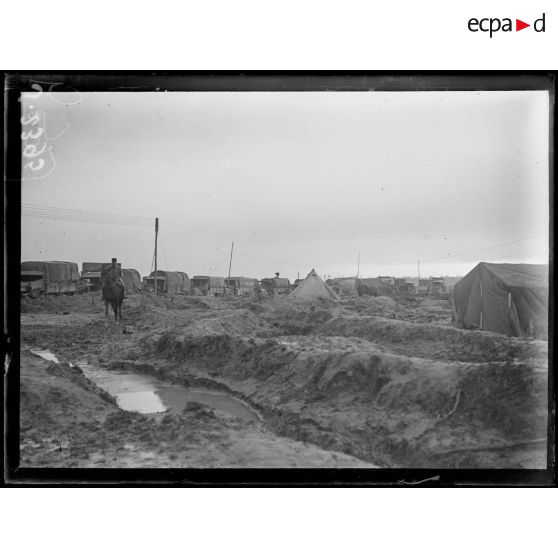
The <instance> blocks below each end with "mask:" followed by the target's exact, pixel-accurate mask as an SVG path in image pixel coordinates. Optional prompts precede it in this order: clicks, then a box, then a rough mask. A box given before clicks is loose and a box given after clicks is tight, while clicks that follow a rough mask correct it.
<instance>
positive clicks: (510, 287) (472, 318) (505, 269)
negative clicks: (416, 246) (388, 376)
mask: <svg viewBox="0 0 558 558" xmlns="http://www.w3.org/2000/svg"><path fill="white" fill-rule="evenodd" d="M116 265H117V266H118V268H117V269H118V270H119V273H120V274H121V277H122V279H123V282H124V284H125V287H126V290H127V292H129V293H132V292H137V291H139V290H142V289H148V290H150V289H152V288H153V287H154V282H155V280H156V281H157V289H158V291H160V292H166V293H176V292H185V293H191V294H199V295H215V296H220V295H224V294H227V293H232V294H235V295H242V294H249V293H254V292H258V291H260V290H265V291H266V292H268V293H269V294H287V293H289V294H290V296H292V297H293V298H299V299H319V298H325V299H330V300H335V299H337V297H338V295H337V293H336V292H335V290H334V289H333V288H332V286H331V285H329V284H327V283H326V282H324V281H323V280H322V278H321V277H320V276H319V275H318V274H317V273H316V271H315V270H314V269H312V271H311V272H310V273H309V274H308V275H307V277H306V278H305V279H302V280H297V281H295V285H293V286H294V287H295V288H294V290H293V288H292V287H293V286H291V284H290V281H289V280H288V279H286V278H283V277H278V276H277V277H273V278H269V279H262V280H261V281H258V280H257V279H253V278H248V277H230V278H227V279H225V278H224V277H210V276H202V275H198V276H194V277H193V278H192V279H190V278H189V277H188V274H186V273H184V272H180V271H161V270H160V271H158V272H157V276H156V277H155V272H152V273H151V274H150V275H149V276H148V277H145V278H144V280H143V282H142V280H141V276H140V274H139V273H138V272H137V271H136V270H134V269H121V267H120V264H116ZM107 266H108V267H109V268H110V266H111V264H91V263H84V264H83V267H82V274H81V276H80V274H79V270H78V267H77V264H75V263H73V262H23V263H22V264H21V292H22V294H33V292H35V293H40V292H46V293H47V294H50V293H72V292H77V291H78V288H79V287H78V284H79V283H80V282H83V281H88V282H93V283H94V282H95V281H96V280H97V278H98V279H99V281H100V277H101V275H102V273H103V271H104V270H106V269H107ZM348 279H351V280H352V281H360V284H363V282H364V284H365V285H369V286H370V287H371V288H372V287H373V288H374V289H376V290H375V291H374V294H375V295H378V294H383V291H382V288H383V287H385V282H382V281H381V278H379V280H377V279H374V280H368V279H355V278H347V280H348ZM388 296H389V295H388ZM548 301H549V282H548V265H534V264H493V263H485V262H481V263H479V264H478V265H477V266H476V267H475V268H473V269H472V270H471V271H470V272H469V273H468V274H467V275H465V277H463V278H462V279H461V280H460V281H458V282H457V283H456V284H455V286H454V288H453V323H454V325H456V326H458V327H462V328H466V329H479V330H486V331H493V332H496V333H501V334H504V335H509V336H519V337H540V338H546V337H547V336H548Z"/></svg>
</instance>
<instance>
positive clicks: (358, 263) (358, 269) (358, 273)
mask: <svg viewBox="0 0 558 558" xmlns="http://www.w3.org/2000/svg"><path fill="white" fill-rule="evenodd" d="M359 275H360V252H359V253H358V261H357V279H358V276H359Z"/></svg>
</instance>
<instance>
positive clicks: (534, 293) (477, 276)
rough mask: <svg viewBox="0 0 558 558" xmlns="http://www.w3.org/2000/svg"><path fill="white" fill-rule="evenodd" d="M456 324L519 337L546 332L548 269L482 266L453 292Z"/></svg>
mask: <svg viewBox="0 0 558 558" xmlns="http://www.w3.org/2000/svg"><path fill="white" fill-rule="evenodd" d="M453 302H454V315H455V322H456V324H457V325H459V326H461V327H465V328H468V329H483V330H488V331H495V332H497V333H503V334H505V335H506V334H507V335H512V336H517V337H522V336H532V335H534V336H536V337H546V336H547V332H548V266H547V265H530V264H492V263H484V262H481V263H480V264H478V265H477V266H476V267H475V268H474V269H473V270H472V271H470V272H469V273H468V274H467V275H466V276H465V277H463V279H461V281H459V282H458V283H456V284H455V286H454V289H453Z"/></svg>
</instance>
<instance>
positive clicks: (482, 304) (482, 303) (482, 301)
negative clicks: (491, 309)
mask: <svg viewBox="0 0 558 558" xmlns="http://www.w3.org/2000/svg"><path fill="white" fill-rule="evenodd" d="M480 295H481V311H480V329H481V331H482V326H483V323H482V311H483V310H484V296H483V294H482V277H481V280H480Z"/></svg>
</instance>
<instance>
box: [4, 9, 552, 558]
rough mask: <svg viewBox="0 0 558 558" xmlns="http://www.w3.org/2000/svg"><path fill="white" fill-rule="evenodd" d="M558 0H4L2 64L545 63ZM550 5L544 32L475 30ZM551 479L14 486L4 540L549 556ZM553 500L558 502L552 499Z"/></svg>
mask: <svg viewBox="0 0 558 558" xmlns="http://www.w3.org/2000/svg"><path fill="white" fill-rule="evenodd" d="M555 6H556V2H555V1H554V2H549V1H540V2H539V1H537V0H535V1H531V2H527V1H525V0H523V1H522V2H516V1H510V0H506V1H492V2H490V1H486V0H484V1H482V2H480V1H470V0H468V1H467V2H448V1H447V0H445V1H443V2H442V1H425V0H423V1H422V2H416V1H410V0H406V1H403V0H399V1H398V2H390V3H387V2H383V3H377V2H372V1H371V0H367V1H356V0H343V1H336V2H334V1H330V0H321V1H317V0H316V1H311V0H307V1H302V0H282V1H281V2H279V1H275V2H273V1H271V2H269V1H268V2H265V1H263V0H259V1H256V0H237V1H232V0H229V1H225V0H223V1H215V0H206V1H203V2H202V1H198V2H188V1H182V2H169V1H163V0H159V1H158V2H152V1H150V2H147V1H136V2H119V3H117V2H116V1H115V0H111V1H110V2H109V1H106V0H98V1H97V2H87V3H78V2H75V1H71V2H70V1H65V0H64V1H61V0H58V1H56V2H46V1H44V0H42V1H40V2H39V1H31V0H26V1H22V2H18V3H16V2H9V3H8V2H5V3H4V4H3V7H2V23H3V25H2V34H1V36H0V61H1V64H0V66H2V67H3V68H4V69H12V70H26V69H27V70H29V69H33V70H40V69H59V70H71V69H76V70H77V69H79V70H86V69H153V70H155V69H158V70H165V69H190V70H196V69H214V70H219V69H220V70H232V69H234V70H237V69H244V70H255V69H261V70H282V69H291V70H296V69H298V70H304V69H306V70H308V69H318V70H319V69H322V70H325V69H330V70H332V69H335V70H354V69H361V70H398V69H399V70H418V69H422V70H540V69H546V70H550V69H554V68H555V67H556V58H557V54H556V53H558V44H557V36H558V35H557V32H556V24H555V19H554V18H555V17H556V11H557V10H556V8H555ZM542 12H546V33H540V34H537V33H534V32H533V31H532V29H526V30H524V31H521V32H519V33H515V32H513V33H499V34H497V35H495V36H494V37H493V38H492V39H490V38H489V37H488V34H482V33H470V32H469V31H468V30H467V21H468V20H469V18H471V17H477V18H480V17H500V18H504V17H510V18H512V19H515V18H516V17H517V18H520V19H522V20H524V21H526V22H528V23H531V22H532V21H533V20H534V19H535V18H537V17H540V14H541V13H542ZM555 494H556V493H555V492H553V491H549V490H533V489H496V490H487V489H484V490H481V489H469V490H428V491H424V490H397V489H390V490H385V489H384V490H381V489H377V490H361V489H359V490H355V489H341V490H338V489H337V490H333V489H325V490H321V489H303V490H301V489H298V490H295V489H286V490H277V489H272V490H242V491H241V490H236V489H235V490H232V489H229V490H216V489H210V490H186V491H177V490H142V491H139V490H131V489H130V490H120V491H116V490H106V489H93V490H90V489H88V490H79V491H78V490H77V489H69V490H68V489H66V490H57V491H56V492H53V491H52V490H33V489H26V490H18V491H15V490H4V491H2V493H1V496H2V502H1V506H0V510H1V511H0V524H1V525H2V539H3V540H2V543H3V544H2V546H3V547H4V549H5V550H4V553H5V555H10V556H13V555H16V556H25V557H26V556H33V557H39V556H40V557H42V556H57V557H58V556H72V557H73V556H80V557H88V556H95V557H96V558H97V557H99V556H131V557H134V558H136V557H143V556H149V557H154V556H196V557H197V556H202V557H205V556H242V557H251V556H254V557H256V556H257V557H267V556H270V557H275V556H278V557H279V556H281V557H283V556H308V557H310V556H317V557H320V558H321V557H324V556H336V557H341V556H351V557H353V556H372V555H375V556H381V557H395V556H412V557H415V556H427V557H429V558H430V557H432V558H434V557H436V558H437V557H444V558H445V557H471V556H505V557H515V556H517V557H520V556H521V557H527V556H536V557H542V556H547V555H551V553H552V551H555V549H554V545H553V544H552V543H553V542H554V537H553V535H554V533H555V530H556V521H555V518H556V514H555V510H556V506H555V505H556V498H555ZM552 504H554V506H552Z"/></svg>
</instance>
